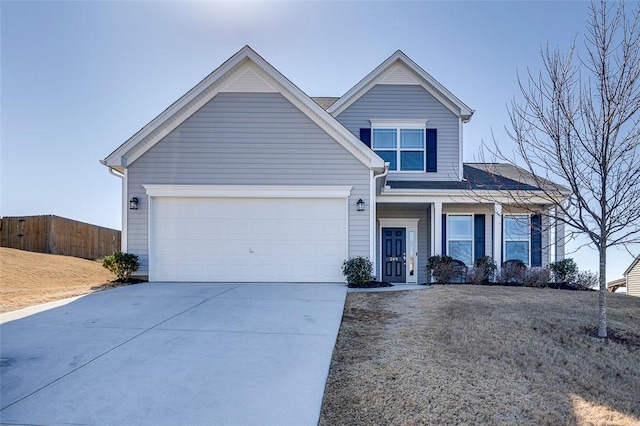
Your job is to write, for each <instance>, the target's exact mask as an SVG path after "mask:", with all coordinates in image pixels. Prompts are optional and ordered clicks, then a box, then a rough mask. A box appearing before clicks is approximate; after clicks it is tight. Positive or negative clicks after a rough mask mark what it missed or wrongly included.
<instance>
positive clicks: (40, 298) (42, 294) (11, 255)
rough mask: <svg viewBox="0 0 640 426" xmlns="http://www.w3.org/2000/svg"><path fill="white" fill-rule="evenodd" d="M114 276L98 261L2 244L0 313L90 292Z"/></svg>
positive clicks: (0, 248) (0, 256)
mask: <svg viewBox="0 0 640 426" xmlns="http://www.w3.org/2000/svg"><path fill="white" fill-rule="evenodd" d="M114 278H115V275H113V274H112V273H111V272H109V271H107V270H106V269H104V268H103V267H102V264H101V263H100V262H97V261H92V260H85V259H79V258H77V257H69V256H57V255H52V254H42V253H32V252H28V251H23V250H15V249H10V248H5V247H0V313H3V312H9V311H13V310H16V309H21V308H26V307H28V306H32V305H36V304H39V303H45V302H51V301H53V300H59V299H64V298H67V297H73V296H79V295H81V294H86V293H90V292H91V291H92V287H95V286H99V285H103V284H105V283H107V282H109V281H111V280H113V279H114Z"/></svg>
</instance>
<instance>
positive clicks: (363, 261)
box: [342, 256, 373, 287]
mask: <svg viewBox="0 0 640 426" xmlns="http://www.w3.org/2000/svg"><path fill="white" fill-rule="evenodd" d="M342 275H343V276H344V277H345V278H346V280H347V284H349V285H350V286H352V287H363V286H365V285H367V284H368V283H369V282H371V280H372V279H373V263H371V261H370V260H369V259H368V258H366V257H360V256H358V257H352V258H350V259H349V260H345V261H344V262H343V263H342Z"/></svg>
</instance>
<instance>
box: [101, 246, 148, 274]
mask: <svg viewBox="0 0 640 426" xmlns="http://www.w3.org/2000/svg"><path fill="white" fill-rule="evenodd" d="M102 266H104V267H105V268H107V269H108V270H109V271H110V272H112V273H114V274H116V275H117V276H118V279H119V280H121V281H127V280H128V279H129V278H131V274H133V273H134V272H136V271H137V270H138V269H139V268H140V262H139V261H138V256H137V255H135V254H131V253H123V252H120V251H119V252H117V253H113V254H112V255H111V256H107V257H105V258H104V260H103V261H102Z"/></svg>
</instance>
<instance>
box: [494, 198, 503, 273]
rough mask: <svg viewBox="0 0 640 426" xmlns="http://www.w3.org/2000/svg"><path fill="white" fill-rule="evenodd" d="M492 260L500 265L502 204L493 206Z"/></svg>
mask: <svg viewBox="0 0 640 426" xmlns="http://www.w3.org/2000/svg"><path fill="white" fill-rule="evenodd" d="M493 260H494V261H495V262H496V265H498V269H500V266H501V265H502V204H498V203H495V204H494V205H493Z"/></svg>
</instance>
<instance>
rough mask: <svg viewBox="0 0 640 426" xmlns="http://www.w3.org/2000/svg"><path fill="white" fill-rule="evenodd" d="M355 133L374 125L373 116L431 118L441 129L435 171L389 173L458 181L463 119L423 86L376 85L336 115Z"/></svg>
mask: <svg viewBox="0 0 640 426" xmlns="http://www.w3.org/2000/svg"><path fill="white" fill-rule="evenodd" d="M336 118H337V119H338V121H340V122H341V123H342V124H343V125H344V126H345V127H346V128H347V129H349V130H350V131H351V132H352V133H353V134H354V135H356V136H358V137H360V129H361V128H368V127H371V123H370V122H369V120H371V119H422V118H425V119H428V120H429V121H428V122H427V128H429V129H438V151H437V152H438V154H437V160H438V163H437V170H438V171H437V172H436V173H417V174H416V173H409V174H405V173H393V172H391V173H389V178H390V179H393V180H403V179H406V180H436V181H450V180H456V181H457V180H459V170H460V156H461V155H462V153H460V152H459V151H460V148H459V143H460V139H459V133H460V120H459V119H458V117H457V116H456V115H455V114H453V113H452V112H451V111H450V110H449V109H447V108H446V107H445V106H444V105H443V104H442V103H440V101H438V100H437V99H436V98H434V97H433V96H432V95H431V94H430V93H429V92H427V91H426V90H424V88H423V87H422V86H404V85H380V84H378V85H375V86H373V88H372V89H371V90H369V91H368V92H367V93H365V94H364V95H363V96H362V97H360V98H359V99H358V100H357V101H355V102H354V103H353V104H352V105H350V106H349V107H348V108H347V109H346V110H344V111H343V112H342V113H341V114H340V115H338V116H337V117H336Z"/></svg>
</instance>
